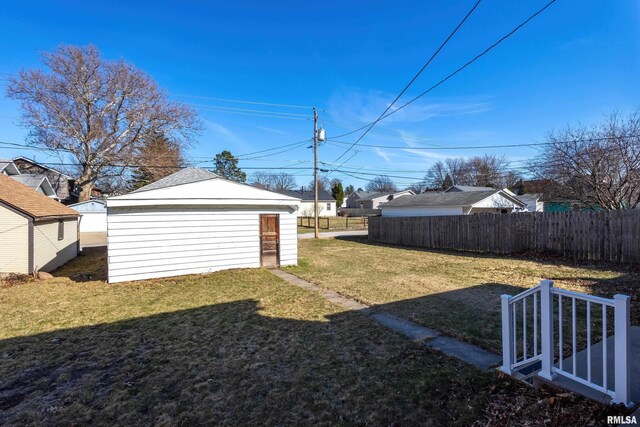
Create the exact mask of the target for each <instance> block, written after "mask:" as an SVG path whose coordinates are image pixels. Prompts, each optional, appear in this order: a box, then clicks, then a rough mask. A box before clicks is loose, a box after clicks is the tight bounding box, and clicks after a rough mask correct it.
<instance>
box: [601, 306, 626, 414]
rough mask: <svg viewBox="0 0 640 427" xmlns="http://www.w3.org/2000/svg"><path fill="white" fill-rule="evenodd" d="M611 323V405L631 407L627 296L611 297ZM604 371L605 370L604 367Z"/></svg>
mask: <svg viewBox="0 0 640 427" xmlns="http://www.w3.org/2000/svg"><path fill="white" fill-rule="evenodd" d="M613 300H614V303H613V307H614V312H613V323H614V338H613V339H614V348H615V360H614V363H615V365H614V368H615V394H614V396H613V400H612V403H623V404H625V405H627V406H629V405H631V402H630V401H629V399H630V398H631V395H630V385H631V381H630V378H629V375H631V370H630V369H629V362H630V360H631V358H630V357H629V356H630V354H629V353H630V350H631V346H630V345H629V344H630V340H629V337H630V325H631V318H630V301H631V297H630V296H627V295H614V296H613ZM604 369H607V368H606V367H605V368H604Z"/></svg>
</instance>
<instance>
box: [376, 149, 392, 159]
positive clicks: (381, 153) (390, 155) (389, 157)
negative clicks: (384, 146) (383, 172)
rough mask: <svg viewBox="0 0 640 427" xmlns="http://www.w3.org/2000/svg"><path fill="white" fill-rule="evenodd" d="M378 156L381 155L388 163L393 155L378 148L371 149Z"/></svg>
mask: <svg viewBox="0 0 640 427" xmlns="http://www.w3.org/2000/svg"><path fill="white" fill-rule="evenodd" d="M373 151H374V152H375V153H376V154H377V155H378V156H380V157H382V158H383V159H384V161H385V162H387V163H389V162H390V161H391V157H393V154H391V153H387V152H386V151H384V150H381V149H380V148H375V149H374V150H373Z"/></svg>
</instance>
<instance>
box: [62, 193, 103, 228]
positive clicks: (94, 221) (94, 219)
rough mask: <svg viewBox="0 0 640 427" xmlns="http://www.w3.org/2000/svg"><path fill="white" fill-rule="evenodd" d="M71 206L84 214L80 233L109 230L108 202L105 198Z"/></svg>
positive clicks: (81, 219) (81, 218)
mask: <svg viewBox="0 0 640 427" xmlns="http://www.w3.org/2000/svg"><path fill="white" fill-rule="evenodd" d="M69 207H70V208H71V209H73V210H74V211H76V212H78V213H79V214H80V215H82V216H81V217H80V233H106V232H107V204H106V203H105V201H104V200H88V201H86V202H80V203H76V204H73V205H69Z"/></svg>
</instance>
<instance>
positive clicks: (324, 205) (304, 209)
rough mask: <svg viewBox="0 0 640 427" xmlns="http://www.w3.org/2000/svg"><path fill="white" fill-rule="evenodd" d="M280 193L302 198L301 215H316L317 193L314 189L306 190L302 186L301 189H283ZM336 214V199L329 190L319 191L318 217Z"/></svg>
mask: <svg viewBox="0 0 640 427" xmlns="http://www.w3.org/2000/svg"><path fill="white" fill-rule="evenodd" d="M278 193H280V194H284V195H285V196H289V197H295V198H296V199H300V212H299V215H300V216H314V215H315V209H314V204H315V193H314V192H313V190H305V189H304V188H301V189H300V190H282V191H278ZM336 215H337V209H336V199H334V198H333V196H332V195H331V193H329V192H328V191H325V190H322V191H318V217H321V216H325V217H326V216H336Z"/></svg>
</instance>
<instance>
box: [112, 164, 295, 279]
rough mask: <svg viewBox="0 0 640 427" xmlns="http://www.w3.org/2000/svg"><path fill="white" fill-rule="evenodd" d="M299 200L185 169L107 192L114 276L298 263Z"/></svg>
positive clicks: (128, 276) (206, 271)
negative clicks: (118, 192) (121, 192)
mask: <svg viewBox="0 0 640 427" xmlns="http://www.w3.org/2000/svg"><path fill="white" fill-rule="evenodd" d="M299 209H300V200H298V199H296V198H293V197H288V196H285V195H282V194H279V193H274V192H271V191H266V190H261V189H258V188H254V187H251V186H248V185H245V184H240V183H237V182H233V181H229V180H226V179H223V178H221V177H219V176H218V175H216V174H214V173H211V172H208V171H206V170H203V169H197V168H187V169H183V170H181V171H179V172H176V173H174V174H172V175H169V176H167V177H165V178H163V179H161V180H159V181H157V182H154V183H152V184H149V185H147V186H145V187H142V188H140V189H138V190H136V191H133V192H131V193H129V194H125V195H122V196H116V197H110V198H108V199H107V229H108V231H107V247H108V268H109V274H108V277H109V282H110V283H115V282H122V281H126V280H138V279H150V278H157V277H168V276H178V275H183V274H198V273H208V272H212V271H217V270H223V269H229V268H258V267H260V266H265V267H270V266H275V265H296V264H297V261H298V239H297V226H296V222H297V221H296V218H297V215H298V211H299Z"/></svg>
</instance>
